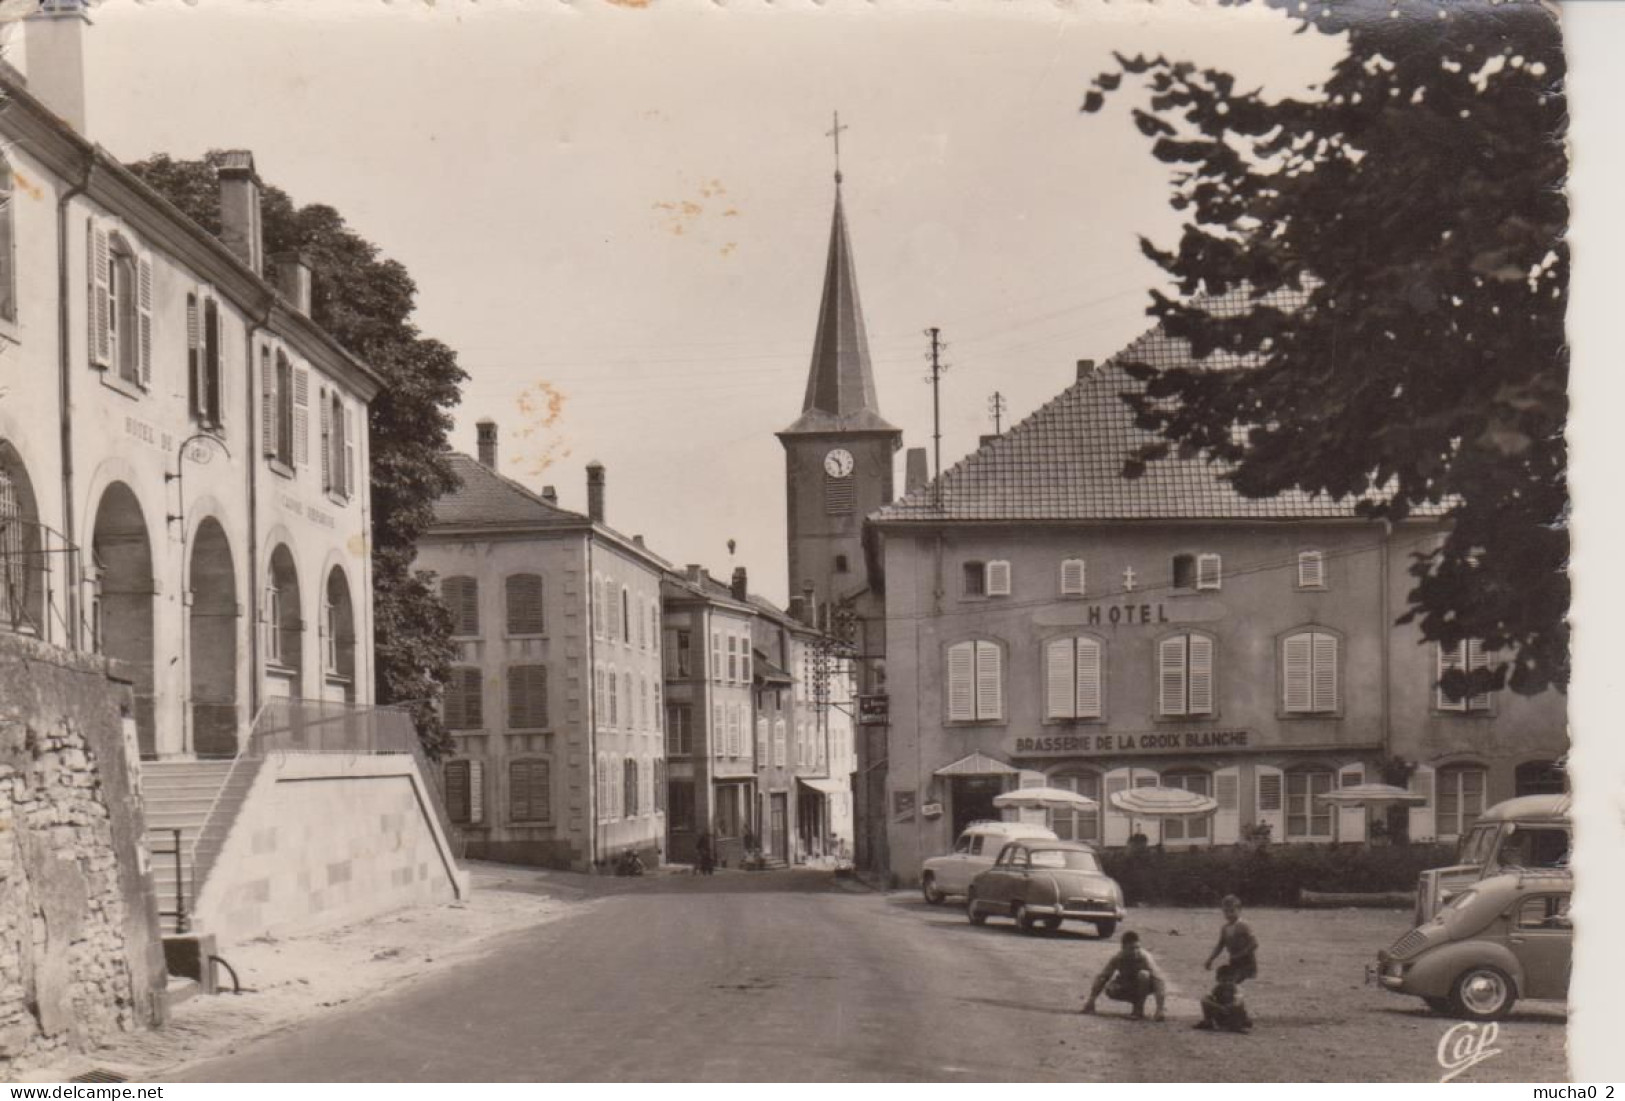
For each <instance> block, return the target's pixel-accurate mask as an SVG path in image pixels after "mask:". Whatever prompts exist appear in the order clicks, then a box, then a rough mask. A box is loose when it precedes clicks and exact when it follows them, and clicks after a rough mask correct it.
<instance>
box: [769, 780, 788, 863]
mask: <svg viewBox="0 0 1625 1101" xmlns="http://www.w3.org/2000/svg"><path fill="white" fill-rule="evenodd" d="M767 799H768V803H767V840H768V852H769V853H771V854H772V856H773V858H774V859H775V860H782V861H783V862H784V863H786V864H788V863H790V824H789V823H790V806H789V796H788V795H786V794H785V793H784V792H782V791H776V792H774V793H772V794H771V795H769V796H768V797H767Z"/></svg>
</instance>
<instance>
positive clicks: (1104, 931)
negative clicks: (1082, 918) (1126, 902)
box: [1095, 921, 1117, 940]
mask: <svg viewBox="0 0 1625 1101" xmlns="http://www.w3.org/2000/svg"><path fill="white" fill-rule="evenodd" d="M1115 932H1117V922H1115V921H1097V922H1095V934H1096V935H1097V936H1098V937H1100V939H1101V940H1111V939H1112V934H1113V933H1115Z"/></svg>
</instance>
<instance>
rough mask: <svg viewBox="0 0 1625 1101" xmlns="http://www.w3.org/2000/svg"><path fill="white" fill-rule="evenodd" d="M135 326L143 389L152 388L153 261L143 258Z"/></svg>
mask: <svg viewBox="0 0 1625 1101" xmlns="http://www.w3.org/2000/svg"><path fill="white" fill-rule="evenodd" d="M135 284H136V293H135V326H136V330H137V332H136V339H137V344H136V350H137V352H138V353H139V354H140V357H141V358H140V364H139V370H140V378H141V385H142V387H143V388H147V387H151V386H152V260H151V258H150V257H146V256H143V257H141V259H140V260H139V261H137V263H136V277H135Z"/></svg>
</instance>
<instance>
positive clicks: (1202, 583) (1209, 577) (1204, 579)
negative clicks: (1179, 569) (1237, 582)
mask: <svg viewBox="0 0 1625 1101" xmlns="http://www.w3.org/2000/svg"><path fill="white" fill-rule="evenodd" d="M1220 574H1221V570H1220V559H1219V556H1218V555H1216V554H1200V555H1197V556H1196V587H1197V588H1198V589H1217V588H1219V586H1220Z"/></svg>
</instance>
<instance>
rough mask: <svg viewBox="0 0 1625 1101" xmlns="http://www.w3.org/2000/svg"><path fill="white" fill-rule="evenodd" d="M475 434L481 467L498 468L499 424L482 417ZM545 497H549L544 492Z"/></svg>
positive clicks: (477, 422) (476, 425)
mask: <svg viewBox="0 0 1625 1101" xmlns="http://www.w3.org/2000/svg"><path fill="white" fill-rule="evenodd" d="M474 433H475V435H476V436H477V437H478V438H479V451H480V465H481V466H483V467H484V468H485V469H487V470H495V469H496V468H497V422H496V421H494V420H492V419H491V418H490V417H481V418H480V419H479V420H477V421H475V422H474ZM542 496H543V497H546V496H547V493H546V492H545V491H544V492H543V493H542Z"/></svg>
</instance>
